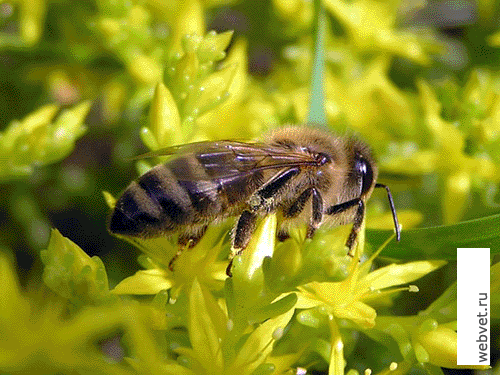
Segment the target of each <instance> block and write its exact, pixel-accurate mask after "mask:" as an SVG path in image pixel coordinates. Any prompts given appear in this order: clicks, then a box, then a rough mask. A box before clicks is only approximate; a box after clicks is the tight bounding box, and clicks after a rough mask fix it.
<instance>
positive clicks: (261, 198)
mask: <svg viewBox="0 0 500 375" xmlns="http://www.w3.org/2000/svg"><path fill="white" fill-rule="evenodd" d="M299 173H300V168H298V167H294V168H289V169H285V170H284V171H281V172H279V173H278V174H276V175H275V176H274V177H273V178H271V179H270V180H269V181H268V182H266V183H265V184H264V185H263V186H262V187H261V188H260V189H259V190H257V191H256V192H255V193H253V194H252V196H251V197H250V199H249V200H248V204H249V205H250V208H251V209H252V211H259V210H262V209H264V210H265V211H270V210H271V208H272V206H273V199H272V198H273V197H274V196H275V195H276V194H277V193H278V192H279V190H280V189H282V188H283V187H284V186H285V185H286V183H287V182H288V181H290V180H291V179H292V178H293V177H294V176H296V175H298V174H299Z"/></svg>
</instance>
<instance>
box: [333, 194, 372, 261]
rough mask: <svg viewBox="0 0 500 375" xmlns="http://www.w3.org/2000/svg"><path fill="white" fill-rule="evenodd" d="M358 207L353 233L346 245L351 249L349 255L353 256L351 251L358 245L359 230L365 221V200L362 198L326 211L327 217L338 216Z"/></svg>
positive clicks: (350, 234)
mask: <svg viewBox="0 0 500 375" xmlns="http://www.w3.org/2000/svg"><path fill="white" fill-rule="evenodd" d="M356 205H357V206H358V209H357V211H356V215H355V216H354V222H353V225H352V229H351V233H349V237H348V238H347V242H346V244H345V245H346V246H347V247H348V248H349V254H351V250H352V249H353V247H354V244H355V243H356V239H357V237H358V233H359V230H360V229H361V224H363V219H364V218H365V204H364V202H363V200H362V199H361V198H356V199H352V200H350V201H347V202H344V203H341V204H337V205H335V206H331V207H329V208H327V210H326V214H327V215H336V214H338V213H341V212H344V211H346V210H348V209H349V208H351V207H354V206H356Z"/></svg>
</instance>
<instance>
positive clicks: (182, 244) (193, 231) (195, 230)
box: [168, 225, 208, 272]
mask: <svg viewBox="0 0 500 375" xmlns="http://www.w3.org/2000/svg"><path fill="white" fill-rule="evenodd" d="M207 228H208V225H203V226H201V227H200V226H196V227H191V228H189V229H186V230H185V231H184V232H181V233H180V234H179V238H178V239H177V244H178V245H179V248H178V250H177V252H176V253H175V255H174V256H173V257H172V259H170V262H168V269H169V270H170V271H172V272H173V271H174V264H175V261H176V260H177V258H179V257H180V256H181V254H182V253H183V252H184V250H185V249H191V248H193V247H195V246H196V245H197V244H198V242H200V240H201V239H202V237H203V235H204V234H205V232H206V231H207Z"/></svg>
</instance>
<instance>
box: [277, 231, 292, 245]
mask: <svg viewBox="0 0 500 375" xmlns="http://www.w3.org/2000/svg"><path fill="white" fill-rule="evenodd" d="M276 237H277V238H278V241H279V242H283V241H286V240H288V239H289V238H290V233H288V230H286V229H283V228H280V229H279V230H278V234H277V235H276Z"/></svg>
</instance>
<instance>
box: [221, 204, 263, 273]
mask: <svg viewBox="0 0 500 375" xmlns="http://www.w3.org/2000/svg"><path fill="white" fill-rule="evenodd" d="M256 221H257V214H256V213H253V212H250V211H248V210H245V211H243V212H242V213H241V215H240V217H239V219H238V222H237V223H236V226H235V228H234V230H233V236H234V237H233V248H234V249H238V250H237V252H236V253H235V254H233V255H232V256H231V259H230V260H229V265H228V266H227V268H226V274H227V275H228V276H231V266H232V265H233V258H234V257H235V256H236V255H239V254H241V253H242V251H243V250H244V249H245V248H246V247H247V245H248V242H249V241H250V238H251V237H252V234H253V232H254V230H255V222H256Z"/></svg>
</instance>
